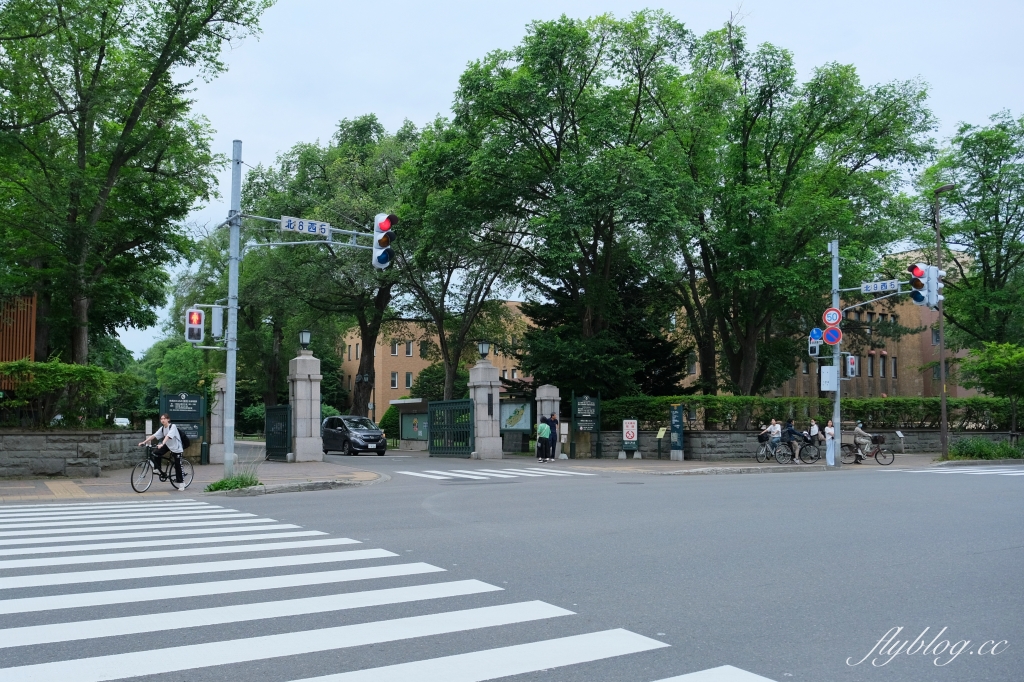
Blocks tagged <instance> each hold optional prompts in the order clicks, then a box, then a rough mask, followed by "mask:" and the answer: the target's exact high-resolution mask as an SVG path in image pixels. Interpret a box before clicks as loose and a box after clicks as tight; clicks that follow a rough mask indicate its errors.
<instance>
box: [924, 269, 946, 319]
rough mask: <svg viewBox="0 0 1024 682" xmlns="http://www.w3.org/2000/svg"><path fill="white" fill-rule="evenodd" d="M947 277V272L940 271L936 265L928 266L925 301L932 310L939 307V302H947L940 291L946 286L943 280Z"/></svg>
mask: <svg viewBox="0 0 1024 682" xmlns="http://www.w3.org/2000/svg"><path fill="white" fill-rule="evenodd" d="M945 276H946V271H945V270H939V269H938V268H937V267H935V266H934V265H930V266H928V273H927V277H926V278H925V288H924V291H925V299H926V301H927V303H928V307H929V308H931V309H932V310H934V309H936V308H938V307H939V301H942V300H945V298H946V297H945V296H943V295H942V294H941V293H939V292H940V291H942V289H943V288H944V287H945V286H946V285H945V284H943V283H942V278H943V277H945Z"/></svg>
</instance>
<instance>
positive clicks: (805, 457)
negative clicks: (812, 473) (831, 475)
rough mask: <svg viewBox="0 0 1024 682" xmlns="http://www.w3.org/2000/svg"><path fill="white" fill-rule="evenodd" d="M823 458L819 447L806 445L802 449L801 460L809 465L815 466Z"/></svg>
mask: <svg viewBox="0 0 1024 682" xmlns="http://www.w3.org/2000/svg"><path fill="white" fill-rule="evenodd" d="M820 458H821V454H820V453H819V452H818V446H817V445H805V446H803V447H802V448H800V459H801V460H802V461H804V462H807V463H808V464H814V463H815V462H817V461H818V460H819V459H820Z"/></svg>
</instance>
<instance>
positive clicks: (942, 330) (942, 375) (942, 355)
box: [935, 184, 956, 459]
mask: <svg viewBox="0 0 1024 682" xmlns="http://www.w3.org/2000/svg"><path fill="white" fill-rule="evenodd" d="M953 189H956V185H952V184H949V185H943V186H942V187H939V188H938V189H937V190H935V267H936V268H938V269H939V270H941V269H942V228H941V225H942V223H941V220H940V217H939V216H940V211H939V195H940V194H942V193H943V192H948V191H950V190H953ZM938 309H939V382H940V383H941V384H942V394H941V396H940V406H941V407H940V410H941V423H940V425H939V444H940V447H941V448H942V459H946V458H947V457H948V456H949V417H948V415H947V413H946V324H945V318H944V316H943V313H942V299H941V298H940V299H939V307H938Z"/></svg>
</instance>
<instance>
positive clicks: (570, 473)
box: [527, 467, 597, 476]
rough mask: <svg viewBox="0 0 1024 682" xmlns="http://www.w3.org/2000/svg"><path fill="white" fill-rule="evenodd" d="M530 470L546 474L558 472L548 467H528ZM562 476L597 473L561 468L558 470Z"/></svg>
mask: <svg viewBox="0 0 1024 682" xmlns="http://www.w3.org/2000/svg"><path fill="white" fill-rule="evenodd" d="M527 470H528V471H543V472H544V473H546V474H551V473H556V472H553V471H548V470H547V469H541V468H540V467H527ZM557 473H559V474H561V475H562V476H597V474H584V473H581V472H579V471H566V470H565V469H559V470H558V472H557Z"/></svg>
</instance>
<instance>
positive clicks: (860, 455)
mask: <svg viewBox="0 0 1024 682" xmlns="http://www.w3.org/2000/svg"><path fill="white" fill-rule="evenodd" d="M871 438H872V436H871V434H870V433H868V432H867V431H865V430H864V422H857V428H855V429H854V430H853V442H854V443H856V444H857V459H856V461H854V464H860V463H861V462H863V461H864V453H865V452H867V451H868V450H869V449H870V447H871Z"/></svg>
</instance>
